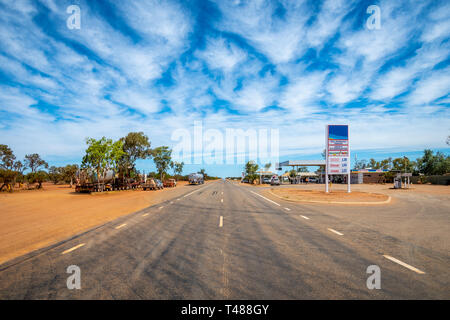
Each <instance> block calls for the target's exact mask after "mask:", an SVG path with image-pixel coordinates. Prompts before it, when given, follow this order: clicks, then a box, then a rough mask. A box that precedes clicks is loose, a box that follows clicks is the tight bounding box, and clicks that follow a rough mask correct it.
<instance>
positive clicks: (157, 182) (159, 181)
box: [155, 179, 164, 189]
mask: <svg viewBox="0 0 450 320" xmlns="http://www.w3.org/2000/svg"><path fill="white" fill-rule="evenodd" d="M155 183H156V189H164V184H163V183H162V182H161V180H158V179H155Z"/></svg>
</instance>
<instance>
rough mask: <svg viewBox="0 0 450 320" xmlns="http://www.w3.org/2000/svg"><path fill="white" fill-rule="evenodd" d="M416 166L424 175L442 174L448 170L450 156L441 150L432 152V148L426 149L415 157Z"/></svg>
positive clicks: (449, 168)
mask: <svg viewBox="0 0 450 320" xmlns="http://www.w3.org/2000/svg"><path fill="white" fill-rule="evenodd" d="M417 168H418V171H419V172H420V173H423V174H425V175H442V174H445V173H447V172H450V157H449V156H445V155H444V154H443V153H442V152H437V153H436V154H434V153H433V151H432V150H430V149H426V150H424V152H423V156H422V157H421V158H418V159H417Z"/></svg>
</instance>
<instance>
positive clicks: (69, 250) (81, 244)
mask: <svg viewBox="0 0 450 320" xmlns="http://www.w3.org/2000/svg"><path fill="white" fill-rule="evenodd" d="M84 245H85V243H80V244H79V245H77V246H75V247H73V248H70V249H68V250H66V251H63V252H62V253H61V254H66V253H69V252H72V251H73V250H77V249H78V248H81V247H82V246H84Z"/></svg>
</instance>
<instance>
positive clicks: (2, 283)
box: [0, 181, 450, 299]
mask: <svg viewBox="0 0 450 320" xmlns="http://www.w3.org/2000/svg"><path fill="white" fill-rule="evenodd" d="M387 256H389V257H390V258H387ZM391 258H392V259H391ZM393 259H394V260H393ZM70 265H76V266H78V267H79V268H80V270H81V289H80V290H77V289H73V290H69V289H68V288H67V284H66V281H67V278H68V277H69V276H70V274H68V273H67V272H66V270H67V267H68V266H70ZM370 265H377V266H379V267H380V270H381V289H379V290H378V289H373V290H369V289H368V288H367V285H366V281H367V278H368V277H369V276H370V274H368V273H366V270H367V268H368V266H370ZM449 266H450V258H449V255H447V254H445V253H442V252H437V251H433V250H431V249H428V248H424V247H419V246H416V245H412V244H411V243H408V242H406V241H404V240H401V239H398V238H395V237H394V236H391V235H386V234H384V233H383V232H382V231H380V230H378V229H376V228H374V229H372V228H368V227H366V226H361V225H359V224H349V223H348V221H345V220H343V219H339V218H338V217H336V216H332V215H327V213H326V210H325V211H324V210H314V209H311V208H310V207H308V206H302V205H300V204H294V203H288V202H283V200H280V199H276V198H270V199H268V198H266V197H262V196H261V190H259V189H258V188H252V187H248V186H240V185H238V184H235V183H231V182H226V181H217V182H213V183H210V184H207V185H201V186H192V187H186V193H185V194H184V195H182V196H180V197H178V198H174V199H172V200H168V201H166V202H164V203H162V204H158V205H155V206H152V207H149V208H147V209H145V210H142V211H140V212H137V213H134V214H131V215H128V216H125V217H122V218H119V219H117V220H115V221H113V222H110V223H107V224H105V225H103V226H100V227H98V228H95V229H93V230H90V231H88V232H86V233H84V234H82V235H79V236H76V237H74V238H71V239H68V240H66V241H64V242H61V243H59V244H57V245H54V246H52V247H50V248H46V249H43V250H40V251H39V252H34V253H32V254H29V255H27V256H24V257H20V258H17V259H15V260H13V261H10V262H7V263H6V264H3V265H1V266H0V299H449V298H450V293H449V290H448V288H449V275H448V271H449ZM420 272H423V273H420Z"/></svg>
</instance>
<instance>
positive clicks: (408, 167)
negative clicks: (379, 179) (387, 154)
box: [392, 157, 416, 172]
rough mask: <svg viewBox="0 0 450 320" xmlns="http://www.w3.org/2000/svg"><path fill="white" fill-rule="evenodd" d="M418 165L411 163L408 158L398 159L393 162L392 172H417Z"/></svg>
mask: <svg viewBox="0 0 450 320" xmlns="http://www.w3.org/2000/svg"><path fill="white" fill-rule="evenodd" d="M415 167H416V163H415V162H414V161H410V160H409V158H408V157H402V158H396V159H394V160H392V170H396V171H400V172H413V171H414V170H415Z"/></svg>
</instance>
